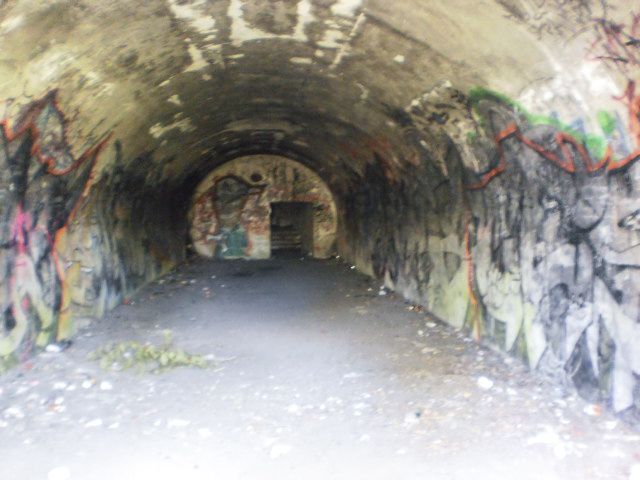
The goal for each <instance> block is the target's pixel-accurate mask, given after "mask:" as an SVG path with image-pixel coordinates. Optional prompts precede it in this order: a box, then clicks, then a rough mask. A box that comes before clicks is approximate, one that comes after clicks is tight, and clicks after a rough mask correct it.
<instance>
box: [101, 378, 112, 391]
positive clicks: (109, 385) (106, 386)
mask: <svg viewBox="0 0 640 480" xmlns="http://www.w3.org/2000/svg"><path fill="white" fill-rule="evenodd" d="M100 390H113V384H112V383H111V382H108V381H106V380H103V381H101V382H100Z"/></svg>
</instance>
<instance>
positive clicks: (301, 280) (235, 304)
mask: <svg viewBox="0 0 640 480" xmlns="http://www.w3.org/2000/svg"><path fill="white" fill-rule="evenodd" d="M167 330H169V331H170V332H171V336H172V339H173V345H174V347H175V348H176V349H177V348H181V349H184V350H185V352H187V353H189V354H197V355H202V356H204V358H205V359H206V362H207V368H204V369H203V368H198V367H180V368H175V369H167V370H166V371H163V372H161V373H150V371H149V370H150V369H151V368H153V367H154V365H155V366H157V364H154V363H150V364H136V365H134V366H132V368H130V369H126V370H125V369H123V368H122V365H118V364H117V362H116V363H111V364H105V365H104V367H105V368H104V369H102V368H100V366H99V361H98V360H88V359H87V356H88V355H89V354H90V352H92V351H95V350H96V349H99V348H104V347H105V346H107V345H110V344H114V343H115V344H123V343H124V342H137V343H139V344H147V343H149V344H151V345H155V346H158V345H162V344H163V342H164V337H165V334H166V331H167ZM163 331H164V332H165V333H163ZM50 350H51V349H50ZM598 414H599V411H598V407H597V406H594V405H591V404H589V403H587V402H585V401H584V400H582V399H580V398H579V397H577V396H576V394H575V392H573V391H572V390H571V389H568V390H567V389H563V388H560V387H559V386H556V385H553V384H552V383H550V382H548V381H547V380H545V379H544V378H543V377H542V376H541V375H540V374H533V373H531V372H529V371H528V370H527V369H525V368H524V367H523V366H522V365H521V364H520V363H519V362H518V361H517V360H513V359H509V358H508V357H507V356H505V355H504V354H502V353H498V352H497V351H493V350H491V349H489V348H486V347H482V346H480V345H478V344H476V343H474V342H472V341H470V338H468V337H467V336H466V335H465V334H463V333H462V332H461V331H459V330H456V329H454V328H451V327H448V326H445V325H444V324H442V323H440V322H439V321H438V320H437V319H435V318H433V317H431V316H429V315H427V314H425V313H424V312H422V310H421V308H419V307H416V306H414V305H411V304H409V303H407V302H405V301H403V300H402V299H401V298H400V297H398V296H396V295H395V294H393V292H390V291H387V290H386V289H381V288H380V284H379V283H378V282H376V281H374V280H372V279H370V278H369V277H365V276H363V275H361V274H360V273H358V272H357V271H355V270H354V269H352V268H350V266H349V265H347V264H345V263H343V262H341V261H339V260H336V259H333V260H327V261H320V260H314V259H309V258H304V259H302V258H299V257H298V256H292V255H287V254H286V253H285V252H281V253H279V255H278V256H277V257H276V258H275V259H274V260H255V261H244V260H236V261H220V260H202V259H192V260H191V261H188V262H186V263H184V264H183V265H181V266H180V267H179V268H178V269H177V270H176V271H174V272H172V273H170V274H168V275H166V276H163V277H161V278H160V279H159V280H157V281H155V282H154V283H152V284H150V285H148V286H147V287H145V288H144V289H142V290H141V291H140V292H139V293H138V294H137V295H136V296H134V297H133V298H132V299H130V301H128V302H127V304H124V305H121V306H119V307H117V308H116V309H115V310H113V311H112V312H111V313H110V314H109V315H107V316H106V317H105V318H102V319H99V320H95V321H94V322H93V323H92V325H91V328H87V327H83V328H82V329H81V332H80V333H79V334H78V335H77V337H76V338H75V339H74V340H73V343H72V344H71V345H70V346H69V348H67V349H65V350H63V351H62V352H60V353H54V352H44V353H41V354H39V355H38V356H36V357H34V358H32V359H29V360H26V361H25V362H24V363H23V364H22V365H20V366H19V367H17V368H14V369H12V370H10V371H9V372H7V373H4V374H2V376H0V451H1V452H2V458H3V465H2V470H1V471H0V478H1V479H2V480H5V479H6V480H16V479H29V480H37V479H43V480H44V479H49V480H59V479H71V480H76V479H92V480H102V479H104V480H107V479H109V480H111V479H114V478H118V479H125V480H128V479H131V480H133V479H141V478H149V479H158V480H165V479H166V480H169V479H172V480H173V479H177V478H180V479H187V480H190V479H279V480H282V479H318V480H320V479H323V480H329V479H380V480H387V479H430V480H431V479H435V480H439V479H442V480H458V479H459V480H467V479H469V478H473V479H477V480H484V479H487V480H489V479H491V480H495V479H523V480H524V479H532V480H533V479H536V480H539V479H545V480H554V479H563V480H574V479H575V480H588V479H608V480H615V479H620V480H627V479H629V478H633V479H635V478H636V477H630V475H631V474H632V473H633V471H632V468H634V465H635V469H636V470H635V472H637V469H638V465H639V464H640V458H639V457H638V453H639V451H638V448H637V446H638V444H639V442H640V435H639V434H638V431H637V430H636V431H635V432H634V431H633V430H631V429H630V427H628V426H625V425H624V424H623V423H621V422H620V421H619V420H616V419H615V417H613V415H612V414H610V413H606V412H605V413H603V414H602V415H598ZM34 459H37V460H34ZM636 475H637V473H636Z"/></svg>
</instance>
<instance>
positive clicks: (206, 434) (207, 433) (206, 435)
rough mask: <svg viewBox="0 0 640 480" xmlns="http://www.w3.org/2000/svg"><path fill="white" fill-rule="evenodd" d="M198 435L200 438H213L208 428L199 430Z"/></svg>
mask: <svg viewBox="0 0 640 480" xmlns="http://www.w3.org/2000/svg"><path fill="white" fill-rule="evenodd" d="M198 433H199V434H200V436H201V437H202V438H211V437H212V436H213V434H212V433H211V430H210V429H208V428H199V429H198Z"/></svg>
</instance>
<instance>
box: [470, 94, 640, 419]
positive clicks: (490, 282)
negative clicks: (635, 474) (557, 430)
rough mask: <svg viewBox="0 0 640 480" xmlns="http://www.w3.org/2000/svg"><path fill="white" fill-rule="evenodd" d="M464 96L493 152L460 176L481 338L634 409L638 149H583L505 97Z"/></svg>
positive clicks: (590, 394)
mask: <svg viewBox="0 0 640 480" xmlns="http://www.w3.org/2000/svg"><path fill="white" fill-rule="evenodd" d="M472 107H473V108H475V114H476V115H477V116H478V118H479V119H480V121H481V123H482V125H483V126H484V128H486V129H487V135H488V136H490V137H492V138H493V139H494V145H495V152H496V165H495V166H494V167H493V168H491V169H489V170H488V171H486V172H485V173H484V174H480V175H479V178H480V181H472V182H469V183H468V185H467V187H466V188H467V191H468V192H469V194H470V195H471V198H472V200H471V202H470V207H471V214H472V215H473V219H474V221H473V222H471V225H470V233H469V234H470V236H471V237H472V238H473V239H474V244H473V245H472V246H471V260H472V262H473V268H474V276H473V279H472V280H470V282H469V288H470V289H472V290H473V291H474V293H475V295H476V297H477V298H478V300H479V301H480V302H481V304H482V311H483V313H482V315H481V322H482V323H483V324H484V328H485V332H484V335H485V337H486V338H489V339H493V340H494V341H497V342H498V343H500V344H501V345H502V346H503V348H505V349H506V350H508V351H513V352H514V353H519V354H520V355H522V356H524V357H525V358H527V360H528V361H529V363H530V365H531V366H532V367H535V368H537V369H538V370H541V371H544V372H546V373H548V374H549V375H552V376H554V377H556V378H557V379H558V380H559V381H567V382H570V383H571V384H573V385H574V386H575V387H576V388H577V389H578V391H579V392H580V393H581V395H583V396H584V397H586V398H589V399H591V400H593V401H598V400H600V399H604V398H609V399H611V401H612V405H613V406H614V408H615V409H616V410H617V411H622V410H629V411H630V412H631V413H630V415H636V416H637V415H638V414H639V413H640V412H638V411H637V410H636V407H635V406H634V399H633V392H634V391H635V390H636V389H637V375H638V373H639V370H638V369H639V368H640V365H639V362H638V355H637V353H635V352H633V351H632V350H633V349H632V347H631V346H630V343H629V342H634V339H635V338H636V337H637V336H638V335H640V332H638V331H637V330H638V328H637V325H639V323H638V318H640V316H639V314H640V312H638V308H637V306H636V304H637V303H638V301H639V292H638V291H637V288H634V287H632V285H634V282H637V280H638V277H639V275H640V262H639V261H638V259H639V258H640V255H638V253H640V238H638V236H637V230H636V228H637V217H638V211H640V210H639V208H638V205H637V204H636V202H635V201H634V198H636V197H637V194H636V193H635V192H637V189H638V187H640V168H639V167H640V162H636V160H638V158H640V150H636V151H634V152H631V153H629V154H627V155H626V156H623V157H621V158H618V159H616V158H614V155H613V153H612V151H613V148H611V146H606V147H605V152H604V154H603V155H602V157H600V158H599V159H597V160H593V159H592V153H591V151H593V150H596V149H595V148H594V147H593V145H591V149H590V148H589V147H588V146H587V145H586V141H585V140H584V138H583V139H582V140H581V141H579V140H578V139H577V138H576V136H577V134H575V132H572V133H574V135H571V134H570V133H568V131H567V130H568V129H567V128H566V127H564V126H562V125H560V124H559V123H558V122H557V121H552V120H550V121H549V122H548V123H547V124H543V123H542V122H541V121H540V117H538V118H537V120H538V121H536V122H534V121H532V118H534V117H533V116H530V115H528V114H527V113H526V112H525V111H523V110H521V109H515V108H514V104H513V103H512V102H509V101H506V100H504V98H503V97H500V96H498V95H491V94H486V92H485V94H484V95H482V98H480V96H478V97H476V98H475V99H472ZM602 143H605V142H602ZM503 173H504V175H501V174H503ZM623 185H624V188H622V186H623ZM622 332H625V333H624V334H622Z"/></svg>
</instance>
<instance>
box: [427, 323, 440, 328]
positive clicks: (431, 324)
mask: <svg viewBox="0 0 640 480" xmlns="http://www.w3.org/2000/svg"><path fill="white" fill-rule="evenodd" d="M425 325H426V326H427V327H428V328H435V327H436V326H437V324H436V322H427V323H425Z"/></svg>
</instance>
